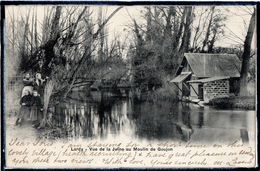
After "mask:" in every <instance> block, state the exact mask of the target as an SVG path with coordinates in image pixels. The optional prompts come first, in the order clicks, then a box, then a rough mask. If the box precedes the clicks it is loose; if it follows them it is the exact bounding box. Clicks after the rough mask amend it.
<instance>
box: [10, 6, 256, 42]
mask: <svg viewBox="0 0 260 171" xmlns="http://www.w3.org/2000/svg"><path fill="white" fill-rule="evenodd" d="M32 7H35V6H32V5H27V6H26V5H20V6H9V7H7V8H6V20H7V22H8V20H10V14H12V11H15V13H16V15H17V16H20V15H25V13H26V12H27V11H28V10H29V9H30V8H31V9H32ZM117 7H118V6H103V8H105V9H107V15H106V16H109V14H110V13H112V12H113V11H114V10H115V9H116V8H117ZM252 7H253V6H218V7H217V8H219V9H221V10H222V11H223V13H225V14H227V15H228V18H227V21H226V22H225V24H226V27H225V34H226V35H228V37H232V38H226V37H223V38H221V39H220V40H219V41H217V42H216V46H222V47H230V46H233V45H234V44H238V43H241V44H242V43H243V40H244V39H245V35H246V31H247V26H248V23H249V21H250V15H249V14H248V11H249V10H251V11H252ZM196 8H198V9H199V8H201V7H198V6H197V7H196ZM36 9H37V16H38V19H39V22H41V21H42V20H43V13H44V8H43V6H40V5H38V6H37V7H36ZM92 9H93V12H94V13H93V14H94V16H95V17H97V14H98V13H97V11H98V9H99V7H98V6H92ZM142 9H143V6H125V7H124V8H122V9H121V10H120V11H118V12H117V13H116V15H114V16H113V18H112V19H111V20H110V21H109V23H108V26H107V28H108V41H110V40H112V38H113V37H114V36H115V35H118V36H119V37H120V39H121V40H124V39H125V38H126V37H129V33H128V32H127V30H126V29H127V28H128V26H129V25H131V24H132V19H135V20H136V21H137V22H142V14H141V13H140V10H142ZM194 25H196V21H194ZM38 26H39V27H40V24H38ZM7 30H8V29H7Z"/></svg>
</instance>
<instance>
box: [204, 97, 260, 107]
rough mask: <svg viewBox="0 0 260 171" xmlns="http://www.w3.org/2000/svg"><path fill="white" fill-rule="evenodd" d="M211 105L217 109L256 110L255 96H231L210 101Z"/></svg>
mask: <svg viewBox="0 0 260 171" xmlns="http://www.w3.org/2000/svg"><path fill="white" fill-rule="evenodd" d="M209 105H211V106H215V107H217V108H225V109H226V108H228V109H230V108H241V109H246V110H254V109H255V97H254V96H231V97H223V98H216V99H212V100H210V101H209Z"/></svg>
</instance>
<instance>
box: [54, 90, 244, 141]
mask: <svg viewBox="0 0 260 171" xmlns="http://www.w3.org/2000/svg"><path fill="white" fill-rule="evenodd" d="M79 97H80V99H79ZM244 113H245V111H244V112H242V113H241V112H240V111H237V112H236V111H232V110H231V111H227V110H226V111H221V110H216V109H211V108H208V107H205V108H200V107H199V106H195V105H193V104H188V103H170V102H158V103H156V104H152V103H140V102H139V103H138V102H135V101H133V100H132V99H131V98H129V99H119V98H115V97H112V96H111V94H108V93H106V92H102V93H98V92H96V93H94V94H92V96H88V97H86V96H84V94H83V95H82V92H74V93H73V94H72V95H71V97H70V98H69V99H67V100H66V101H65V102H62V103H60V104H58V105H56V106H55V114H56V115H55V124H56V125H58V126H59V127H62V128H63V129H65V130H66V137H70V138H79V137H82V138H97V137H100V138H107V137H108V136H112V137H115V136H118V135H122V134H123V135H125V136H130V137H134V138H139V139H143V138H145V139H150V140H152V139H170V140H181V141H189V140H191V139H192V140H193V141H196V140H198V141H200V140H202V139H203V138H204V139H207V140H208V139H209V138H208V137H207V136H208V135H210V137H213V139H214V138H216V139H217V140H219V139H221V138H222V139H223V140H225V139H227V140H231V139H232V138H234V137H232V136H234V135H236V131H238V132H239V136H240V132H241V131H240V130H241V129H243V130H245V129H246V127H247V123H248V122H247V115H245V114H244ZM212 133H213V134H214V135H215V137H214V135H212ZM245 133H246V131H242V133H241V136H242V134H243V136H244V137H247V136H246V135H244V134H245ZM236 138H237V137H236Z"/></svg>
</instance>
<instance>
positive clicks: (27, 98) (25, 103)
mask: <svg viewBox="0 0 260 171" xmlns="http://www.w3.org/2000/svg"><path fill="white" fill-rule="evenodd" d="M20 105H21V108H20V112H19V114H18V117H17V120H16V122H15V125H20V126H21V125H22V121H23V120H24V119H25V118H27V119H29V115H30V112H31V105H32V95H30V93H29V91H28V90H27V91H24V96H23V97H22V98H21V100H20Z"/></svg>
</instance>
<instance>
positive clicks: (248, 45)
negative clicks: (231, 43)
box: [239, 9, 256, 96]
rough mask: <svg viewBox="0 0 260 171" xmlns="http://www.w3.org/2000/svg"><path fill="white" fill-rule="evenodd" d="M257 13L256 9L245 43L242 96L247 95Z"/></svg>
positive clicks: (241, 79) (241, 84) (240, 91)
mask: <svg viewBox="0 0 260 171" xmlns="http://www.w3.org/2000/svg"><path fill="white" fill-rule="evenodd" d="M255 13H256V11H255V9H254V11H253V14H252V16H251V19H250V22H249V26H248V30H247V34H246V38H245V42H244V52H243V55H242V66H241V76H240V90H239V94H240V96H245V95H247V75H248V71H249V64H250V56H251V55H250V52H251V44H252V39H253V34H254V30H255V24H256V23H255V22H256V21H255V20H256V14H255Z"/></svg>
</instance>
